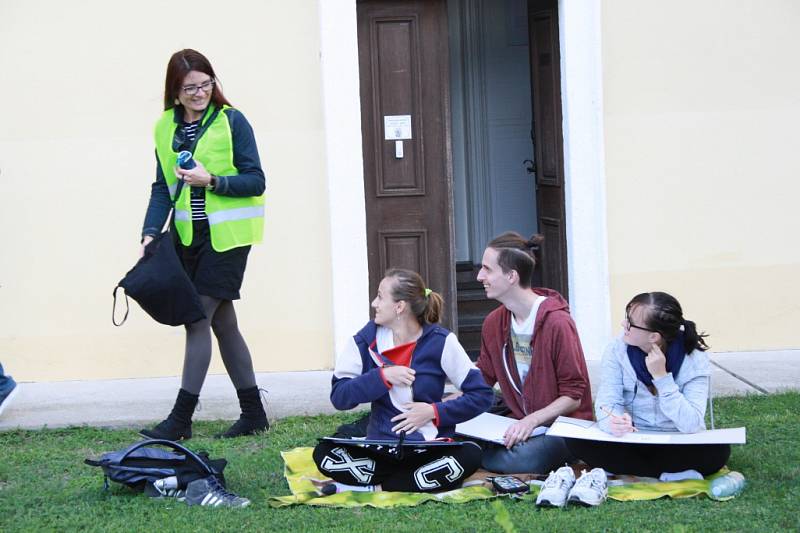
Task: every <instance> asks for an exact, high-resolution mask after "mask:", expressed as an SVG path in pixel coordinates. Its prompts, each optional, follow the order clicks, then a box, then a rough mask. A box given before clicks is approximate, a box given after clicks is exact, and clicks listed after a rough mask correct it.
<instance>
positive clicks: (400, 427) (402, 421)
mask: <svg viewBox="0 0 800 533" xmlns="http://www.w3.org/2000/svg"><path fill="white" fill-rule="evenodd" d="M403 408H404V409H408V411H406V412H405V413H400V414H399V415H397V416H395V417H394V418H392V422H397V424H395V426H394V427H393V428H392V431H394V432H395V433H400V432H401V431H405V432H406V433H407V434H408V433H414V432H415V431H417V430H418V429H419V428H421V427H422V426H424V425H425V424H427V423H428V422H430V421H431V420H433V419H434V418H435V416H436V413H435V412H434V410H433V406H432V405H431V404H429V403H425V402H412V403H407V404H405V405H404V406H403Z"/></svg>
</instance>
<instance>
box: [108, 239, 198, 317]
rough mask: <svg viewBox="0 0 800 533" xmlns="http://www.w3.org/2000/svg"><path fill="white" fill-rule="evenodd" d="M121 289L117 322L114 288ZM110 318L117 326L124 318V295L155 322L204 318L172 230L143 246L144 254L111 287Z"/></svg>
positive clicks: (126, 304)
mask: <svg viewBox="0 0 800 533" xmlns="http://www.w3.org/2000/svg"><path fill="white" fill-rule="evenodd" d="M120 287H122V288H123V289H124V290H125V292H124V295H125V316H124V317H122V321H121V322H120V323H119V324H117V322H116V319H115V317H114V312H113V309H116V306H117V290H119V288H120ZM113 294H114V307H113V308H112V313H111V321H112V322H113V323H114V325H115V326H121V325H122V324H124V323H125V320H126V319H127V318H128V312H129V311H130V306H129V305H128V296H130V297H131V298H133V299H134V300H136V302H137V303H138V304H139V305H140V306H141V308H142V309H144V311H145V312H146V313H147V314H148V315H150V316H151V317H153V319H154V320H156V322H160V323H162V324H166V325H168V326H179V325H181V324H192V323H193V322H197V321H198V320H202V319H204V318H206V314H205V310H204V309H203V303H202V302H201V301H200V294H198V292H197V289H196V288H195V286H194V283H192V280H190V279H189V276H188V275H187V274H186V271H185V270H184V269H183V265H182V264H181V261H180V259H178V253H177V252H176V251H175V243H174V242H173V240H172V232H170V231H164V232H162V233H160V234H159V235H157V236H156V237H155V238H154V239H153V240H152V241H151V242H150V243H148V244H147V246H145V248H144V255H143V256H142V258H141V259H139V261H138V262H137V263H136V264H135V265H134V266H133V268H132V269H130V271H128V273H127V274H125V277H124V278H122V280H120V282H119V283H118V284H117V286H116V287H114V293H113Z"/></svg>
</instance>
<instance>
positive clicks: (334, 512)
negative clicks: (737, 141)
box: [0, 393, 800, 533]
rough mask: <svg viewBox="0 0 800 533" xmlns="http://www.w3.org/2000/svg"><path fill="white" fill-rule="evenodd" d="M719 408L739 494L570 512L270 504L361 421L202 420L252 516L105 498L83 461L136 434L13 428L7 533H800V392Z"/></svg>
mask: <svg viewBox="0 0 800 533" xmlns="http://www.w3.org/2000/svg"><path fill="white" fill-rule="evenodd" d="M715 412H716V415H717V426H718V427H734V426H742V425H744V426H747V439H748V444H747V445H744V446H734V449H733V453H732V455H731V459H730V464H729V466H730V467H731V469H734V470H739V471H741V472H742V473H744V475H745V476H746V477H747V480H748V487H747V489H746V491H745V492H744V493H743V494H742V495H740V496H739V497H737V498H735V499H733V500H731V501H728V502H715V501H711V500H708V499H707V498H690V499H684V500H668V499H663V500H657V501H649V502H624V503H620V502H615V501H608V502H606V503H604V504H603V505H602V506H600V507H598V508H594V509H584V508H568V509H566V510H558V509H545V510H538V509H537V508H536V507H535V506H534V505H532V504H531V503H530V502H521V501H511V500H507V499H502V500H501V501H499V503H494V502H498V500H491V501H479V502H473V503H469V504H464V505H444V504H439V503H426V504H423V505H420V506H418V507H411V508H401V509H397V510H378V509H370V508H361V509H320V508H315V507H309V506H295V507H289V508H282V509H272V508H270V507H269V505H268V504H267V497H268V496H272V495H284V494H288V493H289V490H288V487H287V485H286V482H285V480H284V478H283V475H282V472H283V463H282V461H281V458H280V455H279V452H280V450H287V449H290V448H293V447H296V446H311V445H313V444H314V443H315V442H316V441H315V437H316V436H317V435H326V434H330V433H332V432H333V430H334V428H335V427H336V426H337V425H338V424H340V423H342V422H343V421H349V420H352V419H354V418H355V416H354V415H353V414H348V415H341V416H318V417H294V418H287V419H283V420H280V421H278V422H277V423H276V424H275V425H274V426H273V428H272V429H271V430H270V432H269V434H268V435H267V436H258V437H248V438H241V439H234V440H225V441H219V440H214V439H212V438H209V437H207V436H210V435H213V434H214V433H215V432H218V431H220V430H223V429H224V428H225V426H226V424H227V423H225V422H215V423H211V422H209V423H203V422H200V423H197V424H196V425H195V435H196V437H195V438H194V439H192V440H190V441H188V445H189V447H190V448H192V449H194V450H200V449H205V450H208V452H209V453H210V455H211V456H212V457H225V458H227V459H228V461H229V465H228V468H227V469H226V471H225V476H226V478H227V480H228V485H229V488H230V489H231V490H233V491H234V492H236V493H239V494H241V495H243V496H246V497H248V498H250V499H251V500H253V503H252V505H251V506H250V507H248V508H245V509H206V508H198V507H188V506H186V505H184V504H182V503H178V502H175V501H174V500H154V499H149V498H146V497H144V496H142V495H140V494H136V493H134V492H132V491H130V490H127V489H125V488H123V487H121V486H119V485H113V486H112V487H111V489H110V490H108V491H106V490H103V476H102V473H101V470H100V469H98V468H92V467H89V466H86V465H84V464H83V459H84V458H85V457H87V456H99V455H101V454H102V453H103V452H106V451H111V450H116V449H119V448H123V447H125V446H127V445H129V444H131V443H132V442H135V441H136V440H138V437H137V435H136V434H135V432H134V431H133V430H130V429H128V430H126V429H119V430H106V429H97V428H89V427H81V428H69V429H57V430H43V431H9V432H3V433H0V531H2V532H10V531H76V530H102V531H148V530H149V531H180V530H183V531H239V530H244V531H248V530H250V531H273V530H274V531H360V532H363V533H367V532H373V531H429V532H438V531H445V532H447V531H499V530H501V528H500V526H499V525H498V522H496V521H495V517H496V516H498V515H505V514H506V512H507V514H508V518H509V519H510V522H511V523H512V524H513V525H514V527H515V528H516V530H517V531H520V532H522V531H530V530H537V531H539V530H541V531H603V530H610V531H704V530H709V531H776V530H792V531H798V530H800V516H799V515H798V513H800V487H799V485H798V481H797V480H798V478H800V444H799V443H800V423H798V422H799V421H800V420H799V419H800V415H798V412H800V393H785V394H777V395H771V396H748V397H739V398H722V399H719V400H717V401H716V402H715Z"/></svg>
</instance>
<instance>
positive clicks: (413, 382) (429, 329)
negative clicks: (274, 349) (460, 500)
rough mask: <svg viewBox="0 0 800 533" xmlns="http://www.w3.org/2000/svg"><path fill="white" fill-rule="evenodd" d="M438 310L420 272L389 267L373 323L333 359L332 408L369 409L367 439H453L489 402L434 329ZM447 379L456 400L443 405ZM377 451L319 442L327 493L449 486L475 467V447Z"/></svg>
mask: <svg viewBox="0 0 800 533" xmlns="http://www.w3.org/2000/svg"><path fill="white" fill-rule="evenodd" d="M442 307H443V301H442V297H441V296H440V295H439V294H438V293H436V292H433V291H431V290H430V289H427V288H425V284H424V282H423V280H422V278H421V277H420V276H419V274H417V273H416V272H412V271H409V270H401V269H393V270H389V271H388V272H387V273H386V275H385V277H384V278H383V280H382V281H381V283H380V286H379V287H378V295H377V296H376V297H375V299H374V300H373V301H372V308H373V309H374V311H375V319H374V320H371V321H369V322H368V323H367V325H366V326H364V327H363V328H362V329H361V331H359V332H358V333H356V334H355V335H354V336H353V337H352V339H351V340H350V341H349V342H348V344H347V345H346V346H345V348H344V350H343V352H342V353H341V354H340V355H339V357H338V358H337V360H336V367H335V369H334V371H333V380H332V390H331V403H333V405H334V407H336V408H337V409H340V410H347V409H353V408H354V407H356V406H358V405H359V404H362V403H371V406H372V412H371V415H370V419H369V426H368V428H367V439H376V440H388V441H391V442H393V443H397V442H398V441H399V440H400V439H401V437H402V438H403V440H404V442H406V443H416V442H423V441H433V440H434V439H441V438H447V437H452V436H453V434H454V429H455V425H456V424H457V423H460V422H463V421H465V420H469V419H471V418H474V417H475V416H477V415H479V414H481V413H483V412H484V411H486V410H487V409H488V408H489V407H490V406H491V404H492V401H493V394H492V389H491V388H489V386H488V385H487V384H486V382H484V380H483V378H482V377H481V373H480V372H479V371H478V369H477V368H476V367H475V365H473V364H472V362H471V361H470V359H469V357H468V356H467V354H466V352H465V351H464V348H462V347H461V345H460V344H459V342H458V339H456V336H455V335H454V334H453V333H451V332H449V331H447V330H446V329H445V328H443V327H442V326H440V325H439V324H438V322H439V317H440V316H441V312H442ZM446 380H449V381H450V382H451V383H452V384H453V385H455V386H456V387H457V388H458V389H460V390H461V391H462V392H463V395H462V396H461V397H460V398H459V399H458V400H453V401H449V402H447V403H442V394H443V393H444V386H445V381H446ZM384 448H385V447H384ZM382 451H384V452H385V450H381V449H375V448H371V447H369V446H366V447H365V446H360V445H358V441H354V444H353V445H350V444H344V443H341V442H332V441H329V440H322V441H320V443H319V444H318V445H317V447H316V448H315V449H314V454H313V456H314V462H315V463H316V465H317V468H318V469H319V470H320V472H322V473H323V474H325V475H326V476H328V477H330V478H332V479H333V480H334V481H335V482H336V483H335V484H333V485H331V487H333V488H335V489H336V491H342V490H385V491H409V492H427V491H435V490H449V489H452V488H455V487H458V486H460V484H461V481H462V480H463V479H464V478H466V477H468V476H470V475H471V474H472V473H473V472H475V470H477V469H478V467H479V466H480V463H481V449H480V447H479V446H477V445H476V444H474V443H463V444H460V443H459V444H458V445H452V446H428V447H423V446H420V447H415V448H414V449H413V451H410V452H407V453H405V456H404V457H403V458H402V460H398V459H396V458H393V457H390V456H388V455H387V454H386V453H381V452H382ZM326 492H327V491H326ZM331 492H333V491H331Z"/></svg>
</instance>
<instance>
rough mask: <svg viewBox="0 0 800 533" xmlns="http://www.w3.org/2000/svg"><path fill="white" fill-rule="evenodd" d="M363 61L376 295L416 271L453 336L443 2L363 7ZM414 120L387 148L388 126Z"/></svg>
mask: <svg viewBox="0 0 800 533" xmlns="http://www.w3.org/2000/svg"><path fill="white" fill-rule="evenodd" d="M357 9H358V61H359V71H360V78H361V117H362V118H361V132H362V136H363V154H364V191H365V196H366V198H365V199H366V211H367V239H368V241H367V248H368V256H369V275H370V292H371V294H375V292H376V291H377V287H378V283H379V282H380V280H381V277H382V276H383V273H384V272H385V271H386V269H388V268H392V267H401V268H409V269H412V270H415V271H417V272H419V273H420V274H421V275H422V277H423V278H424V279H425V280H426V282H427V284H428V287H430V288H431V289H433V290H435V291H437V292H440V293H441V294H442V295H443V296H444V298H445V303H446V306H447V307H446V311H445V320H444V322H445V324H446V325H447V326H448V327H449V328H450V329H455V328H456V326H457V324H456V317H455V312H454V309H455V301H454V298H453V295H454V294H455V291H454V289H455V273H454V269H453V255H454V253H453V242H454V238H453V217H452V210H453V208H452V172H451V162H450V157H449V154H450V145H449V142H450V136H449V124H450V115H449V95H448V79H449V77H448V60H447V54H448V50H447V11H446V5H445V0H418V1H402V0H365V1H360V2H358V5H357ZM403 115H410V116H411V136H412V138H411V139H409V140H403V141H402V150H403V154H402V157H398V154H397V153H396V146H395V144H396V141H394V140H385V136H386V132H385V131H384V117H386V116H390V117H392V116H403Z"/></svg>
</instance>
